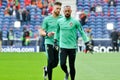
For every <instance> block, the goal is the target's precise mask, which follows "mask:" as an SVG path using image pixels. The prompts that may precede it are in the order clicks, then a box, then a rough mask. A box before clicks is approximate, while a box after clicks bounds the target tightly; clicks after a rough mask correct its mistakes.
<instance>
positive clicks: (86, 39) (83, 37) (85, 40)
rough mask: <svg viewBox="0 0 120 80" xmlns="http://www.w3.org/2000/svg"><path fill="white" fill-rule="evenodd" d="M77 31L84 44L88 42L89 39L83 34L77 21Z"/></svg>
mask: <svg viewBox="0 0 120 80" xmlns="http://www.w3.org/2000/svg"><path fill="white" fill-rule="evenodd" d="M77 29H78V31H79V32H80V34H81V36H82V39H83V40H84V42H88V41H89V38H88V37H87V35H86V33H85V32H84V30H83V28H82V26H81V24H80V23H79V21H77Z"/></svg>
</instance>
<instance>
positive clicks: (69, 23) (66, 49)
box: [55, 6, 89, 80]
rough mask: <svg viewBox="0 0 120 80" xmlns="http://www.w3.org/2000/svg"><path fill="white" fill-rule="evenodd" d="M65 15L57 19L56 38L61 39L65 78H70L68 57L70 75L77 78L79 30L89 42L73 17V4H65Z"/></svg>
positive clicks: (85, 40) (72, 79) (61, 60)
mask: <svg viewBox="0 0 120 80" xmlns="http://www.w3.org/2000/svg"><path fill="white" fill-rule="evenodd" d="M63 12H64V17H63V18H61V19H59V20H58V21H57V31H56V33H55V40H56V41H59V46H60V65H61V68H62V70H63V71H64V72H65V78H64V80H68V77H69V71H68V70H67V65H66V59H67V57H68V59H69V67H70V77H71V80H75V59H76V49H77V43H76V42H77V35H76V34H77V30H78V31H79V32H80V34H81V36H82V38H83V40H84V42H85V43H88V42H89V38H88V37H87V36H86V34H85V32H84V30H83V29H82V27H81V24H80V23H79V21H77V20H76V19H74V18H72V17H71V13H72V10H71V6H65V7H64V9H63Z"/></svg>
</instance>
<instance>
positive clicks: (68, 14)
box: [64, 7, 72, 18]
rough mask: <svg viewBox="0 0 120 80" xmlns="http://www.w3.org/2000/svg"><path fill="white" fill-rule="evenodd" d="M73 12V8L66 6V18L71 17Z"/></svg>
mask: <svg viewBox="0 0 120 80" xmlns="http://www.w3.org/2000/svg"><path fill="white" fill-rule="evenodd" d="M71 12H72V10H71V8H70V7H65V8H64V15H65V17H66V18H69V17H70V16H71Z"/></svg>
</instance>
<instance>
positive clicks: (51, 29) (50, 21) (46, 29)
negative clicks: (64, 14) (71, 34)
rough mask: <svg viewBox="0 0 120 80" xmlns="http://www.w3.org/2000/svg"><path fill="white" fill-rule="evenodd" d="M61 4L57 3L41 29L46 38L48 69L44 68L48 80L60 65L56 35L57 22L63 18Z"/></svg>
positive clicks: (50, 79)
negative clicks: (55, 41) (55, 44)
mask: <svg viewBox="0 0 120 80" xmlns="http://www.w3.org/2000/svg"><path fill="white" fill-rule="evenodd" d="M61 5H62V3H60V2H55V3H54V7H53V12H52V14H51V15H49V16H47V17H46V18H45V19H44V21H43V24H42V27H41V28H40V34H41V35H42V36H44V37H45V46H46V52H47V57H48V59H47V60H48V61H47V67H44V78H45V79H46V76H47V74H48V80H52V69H53V68H55V67H56V66H57V65H58V52H59V51H58V49H57V48H54V33H55V32H56V29H57V23H56V22H57V20H58V19H60V18H61V16H60V11H61Z"/></svg>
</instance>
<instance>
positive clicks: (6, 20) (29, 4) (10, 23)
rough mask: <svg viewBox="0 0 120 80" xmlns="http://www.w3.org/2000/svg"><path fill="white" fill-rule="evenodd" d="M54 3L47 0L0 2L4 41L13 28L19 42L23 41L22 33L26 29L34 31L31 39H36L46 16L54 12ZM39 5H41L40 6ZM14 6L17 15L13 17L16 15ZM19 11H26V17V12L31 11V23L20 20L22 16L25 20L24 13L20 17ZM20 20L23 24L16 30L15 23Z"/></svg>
mask: <svg viewBox="0 0 120 80" xmlns="http://www.w3.org/2000/svg"><path fill="white" fill-rule="evenodd" d="M13 1H14V0H13ZM16 1H17V0H16ZM53 2H54V0H49V2H47V0H38V1H36V0H18V2H10V0H2V3H1V2H0V28H1V29H2V30H3V40H7V36H6V35H7V31H8V30H9V29H10V28H13V30H14V33H15V38H16V39H17V40H21V37H22V31H23V28H24V27H27V28H28V29H29V30H31V31H32V33H33V35H32V37H31V39H35V37H36V34H38V26H40V25H41V23H42V21H43V19H44V17H45V16H46V15H49V14H50V10H52V4H53ZM17 3H18V4H17ZM38 3H39V5H38ZM45 4H46V5H45ZM49 4H51V6H49V7H50V10H49V7H48V5H49ZM40 5H43V6H42V7H41V6H40ZM14 6H15V7H16V9H15V15H13V13H14V9H13V7H14ZM19 10H21V11H22V12H24V11H25V16H26V12H27V11H28V10H29V14H30V21H29V22H27V21H26V20H25V21H24V20H23V21H21V20H20V18H21V15H22V18H23V17H24V16H23V15H24V14H23V13H22V14H21V15H20V11H19ZM12 11H13V12H12ZM11 12H12V14H11ZM18 14H19V15H18ZM16 16H17V17H16ZM18 20H20V21H21V22H22V24H21V26H20V28H19V29H16V28H15V27H14V22H15V21H18ZM37 36H38V35H37ZM3 42H4V41H3ZM3 44H4V43H3Z"/></svg>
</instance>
